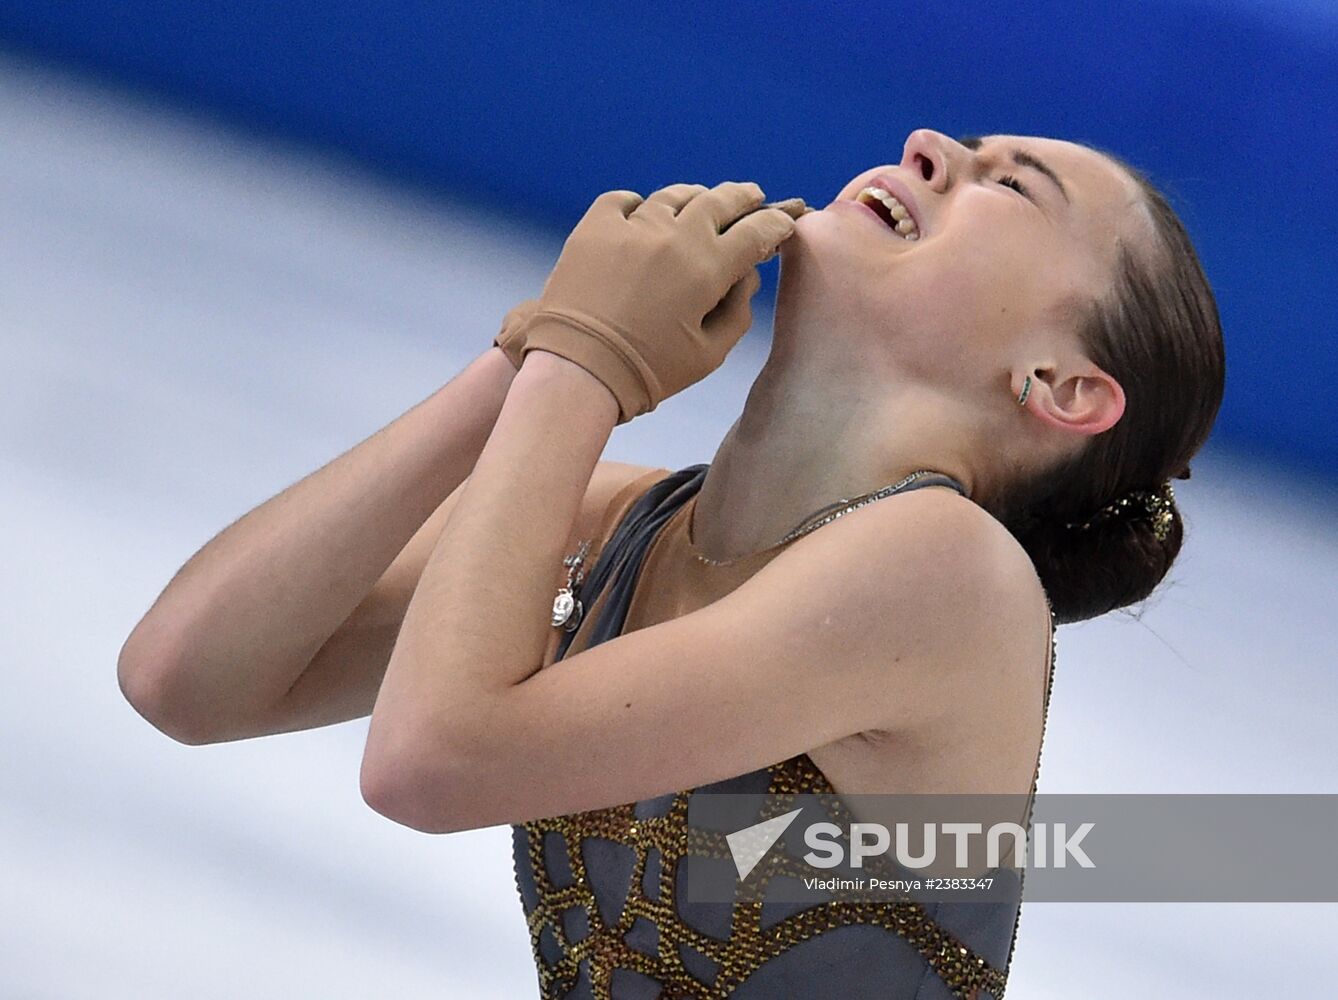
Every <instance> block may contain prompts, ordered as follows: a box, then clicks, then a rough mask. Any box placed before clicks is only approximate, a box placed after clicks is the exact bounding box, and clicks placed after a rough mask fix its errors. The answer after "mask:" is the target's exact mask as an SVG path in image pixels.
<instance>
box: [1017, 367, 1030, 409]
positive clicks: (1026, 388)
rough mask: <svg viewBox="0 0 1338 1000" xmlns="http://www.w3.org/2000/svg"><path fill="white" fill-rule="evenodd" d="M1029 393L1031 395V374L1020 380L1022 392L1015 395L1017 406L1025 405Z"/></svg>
mask: <svg viewBox="0 0 1338 1000" xmlns="http://www.w3.org/2000/svg"><path fill="white" fill-rule="evenodd" d="M1030 395H1031V376H1030V375H1028V376H1027V377H1026V378H1025V379H1023V381H1022V394H1021V395H1020V396H1018V397H1017V405H1018V406H1026V405H1027V397H1028V396H1030Z"/></svg>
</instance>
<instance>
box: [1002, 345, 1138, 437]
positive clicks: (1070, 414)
mask: <svg viewBox="0 0 1338 1000" xmlns="http://www.w3.org/2000/svg"><path fill="white" fill-rule="evenodd" d="M1025 374H1026V373H1025V372H1024V373H1023V374H1022V375H1017V376H1015V377H1014V380H1013V381H1014V382H1015V383H1016V385H1015V387H1014V392H1015V393H1016V395H1015V396H1014V399H1015V400H1016V398H1017V396H1020V395H1021V394H1022V385H1023V381H1024V378H1025ZM1124 405H1125V404H1124V389H1123V387H1121V385H1120V383H1119V382H1117V381H1115V379H1114V378H1112V377H1111V376H1110V375H1109V374H1107V373H1106V372H1105V371H1103V370H1102V369H1100V368H1098V367H1097V366H1096V365H1094V364H1093V363H1092V362H1091V361H1087V360H1084V361H1082V362H1081V363H1080V364H1079V365H1077V366H1076V367H1072V368H1061V367H1050V368H1034V369H1032V371H1031V392H1030V393H1028V394H1027V402H1026V404H1025V405H1024V406H1023V409H1025V410H1026V411H1027V412H1028V413H1029V414H1030V415H1031V416H1033V417H1036V418H1037V419H1039V420H1042V421H1044V422H1045V423H1047V424H1049V425H1050V426H1051V427H1054V428H1055V429H1056V430H1062V431H1069V432H1072V433H1075V434H1084V435H1093V434H1100V433H1101V432H1102V431H1107V430H1109V429H1110V428H1112V427H1114V426H1115V424H1117V423H1118V422H1119V419H1120V417H1121V416H1123V415H1124Z"/></svg>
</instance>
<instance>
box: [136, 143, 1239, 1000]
mask: <svg viewBox="0 0 1338 1000" xmlns="http://www.w3.org/2000/svg"><path fill="white" fill-rule="evenodd" d="M762 203H763V193H762V191H761V190H760V189H759V188H758V187H757V186H756V185H751V184H741V183H728V182H727V183H723V184H719V185H717V186H715V187H713V188H706V187H704V186H702V185H693V184H675V185H671V186H669V187H666V188H663V189H661V190H659V191H656V192H654V193H653V194H651V195H649V196H648V197H645V198H642V197H641V196H640V195H638V194H636V193H634V192H629V191H611V192H606V193H605V194H603V195H601V196H600V197H599V198H597V199H596V200H595V202H594V203H593V205H592V206H591V208H590V210H589V211H588V212H587V213H586V215H585V217H584V218H583V219H582V220H581V223H580V224H579V225H578V226H577V227H576V229H575V230H574V231H573V233H572V234H571V236H570V238H569V239H568V240H567V243H566V245H565V246H564V248H563V251H562V254H561V256H560V258H559V260H558V262H557V265H556V267H555V268H554V271H553V273H552V275H551V276H550V278H549V280H548V282H547V284H546V285H545V286H544V290H543V292H542V294H541V295H540V297H539V298H538V299H537V300H533V301H531V302H527V303H523V304H522V305H520V306H518V307H517V308H516V309H514V310H512V312H511V313H510V314H508V316H507V318H506V321H505V323H504V324H503V329H502V332H501V333H500V334H499V336H498V338H497V340H496V341H495V342H494V346H493V347H492V348H490V349H489V350H487V351H485V352H483V354H482V355H480V357H479V358H477V359H476V360H475V361H474V362H473V363H472V364H470V365H469V366H468V367H467V368H466V369H465V370H464V371H463V372H461V373H460V374H459V375H457V376H456V377H455V378H454V379H452V380H451V381H450V382H449V383H447V384H446V385H445V386H444V387H443V388H442V389H440V390H438V391H437V392H436V393H434V394H433V395H432V396H431V397H429V398H428V399H426V400H424V401H423V402H421V403H420V404H418V405H417V406H415V407H414V408H413V409H411V410H409V411H408V412H407V413H405V414H404V415H403V416H401V417H400V418H398V419H397V420H396V421H394V422H393V423H391V424H390V425H388V426H387V427H385V428H383V429H382V430H380V431H379V432H377V433H376V434H375V435H373V436H372V437H371V438H369V439H368V440H367V441H365V442H363V443H362V444H360V445H358V446H357V447H355V448H354V449H352V450H351V451H349V452H348V453H346V454H344V455H342V456H340V457H339V458H338V459H336V460H334V461H333V462H331V463H330V464H328V465H327V466H325V467H323V468H322V469H320V470H318V471H317V472H315V473H313V474H311V475H310V476H308V477H307V478H306V479H304V480H302V481H301V482H299V483H297V484H295V485H294V486H292V487H290V488H289V489H287V490H286V491H284V492H283V493H282V494H280V495H278V496H277V497H275V498H273V499H271V500H269V501H268V502H266V503H265V504H263V505H261V506H260V507H258V508H256V509H255V510H253V511H251V512H250V513H249V514H247V515H246V516H245V517H243V518H241V519H240V520H239V521H238V522H237V523H235V524H233V525H232V526H230V527H229V528H227V529H226V530H225V531H223V532H222V533H220V535H219V536H218V537H216V538H215V539H213V540H212V541H211V542H210V543H209V544H208V545H206V546H205V547H204V548H203V549H202V550H201V551H200V552H199V553H197V554H196V555H195V556H194V557H193V558H192V559H191V560H190V561H189V562H188V563H187V564H186V565H185V566H184V567H183V569H182V571H181V572H179V573H178V574H177V576H176V577H175V578H174V579H173V581H172V582H171V583H170V584H169V586H168V587H167V589H166V590H165V591H164V593H163V594H162V596H161V597H160V598H159V599H158V601H157V602H156V603H155V605H154V606H153V608H151V609H150V611H149V612H148V614H146V615H145V617H144V620H143V621H142V622H141V623H140V624H139V626H138V627H137V628H136V629H135V631H134V632H133V633H132V634H131V636H130V637H129V639H128V640H127V641H126V644H125V647H124V649H123V650H122V654H121V658H120V663H119V669H118V674H119V677H120V682H121V685H122V690H123V691H124V692H125V693H126V696H127V698H128V699H129V700H130V701H131V702H132V703H133V704H134V705H135V707H136V708H137V710H139V711H140V712H141V713H142V714H143V715H145V717H146V718H148V719H149V720H150V721H151V722H153V724H154V725H156V726H157V727H158V728H160V729H161V730H163V731H164V732H166V733H168V734H169V735H171V736H173V737H174V738H176V739H178V740H180V741H182V742H186V743H191V744H198V743H210V742H221V741H227V740H234V739H244V738H249V737H254V736H259V735H264V734H269V733H280V732H290V731H294V730H298V729H305V728H312V727H316V726H323V725H329V724H332V723H335V722H340V721H345V720H348V719H353V718H358V717H362V716H366V715H368V714H370V715H371V723H370V728H369V734H368V739H367V747H366V752H365V755H364V759H363V767H362V774H361V788H362V793H363V795H364V797H365V799H366V801H367V802H368V804H369V805H370V806H371V807H372V808H373V809H375V810H376V811H377V812H379V813H381V814H383V815H385V816H387V817H390V818H392V819H394V820H396V821H398V822H400V823H403V824H406V825H408V826H411V827H413V828H415V829H418V830H423V831H429V832H442V833H444V832H450V831H455V830H465V829H471V828H476V827H485V826H491V825H494V824H498V823H510V824H512V825H513V832H514V843H515V860H516V879H517V886H518V889H519V892H520V896H521V901H522V905H523V908H524V912H525V914H526V916H527V919H528V922H529V926H530V931H531V935H532V941H533V946H534V952H535V959H536V962H537V968H538V974H539V982H540V986H541V992H542V995H543V996H544V997H605V998H616V1000H627V998H633V997H636V998H641V997H644V998H655V997H662V998H666V1000H667V998H670V997H723V996H730V997H736V998H761V997H767V998H770V997H818V996H824V997H825V996H841V997H875V996H876V997H905V998H908V1000H909V998H912V997H914V998H919V1000H925V998H944V997H967V998H986V997H988V998H991V1000H997V998H999V997H1001V996H1002V995H1003V991H1004V987H1005V985H1006V978H1007V970H1008V967H1009V964H1010V960H1011V956H1012V952H1013V943H1014V940H1015V935H1016V928H1017V924H1016V918H1017V914H1018V908H1017V904H1016V903H1014V904H1013V905H1010V906H1003V907H994V908H990V907H984V908H978V909H975V910H972V909H970V908H969V906H967V905H966V904H963V905H961V906H958V907H953V906H950V905H938V904H934V905H929V906H924V905H921V904H919V903H916V902H914V901H903V902H884V903H867V902H866V903H861V904H858V905H855V904H847V903H843V902H836V901H834V902H829V903H820V904H818V905H816V906H812V907H807V908H804V909H802V910H798V911H794V910H793V908H792V909H791V910H789V911H786V912H784V913H781V914H779V915H778V914H777V913H775V912H771V911H768V908H767V907H766V906H765V905H764V904H752V905H750V904H738V905H736V906H733V907H727V908H726V910H725V911H724V913H723V917H722V915H721V913H720V911H718V910H715V911H713V910H711V909H710V908H702V909H700V910H698V909H694V907H692V906H690V905H688V904H687V903H686V902H685V900H684V899H683V898H682V893H681V887H680V886H679V883H678V880H677V879H676V877H675V876H676V867H677V864H678V862H679V860H680V858H681V857H682V855H683V852H684V850H685V843H686V841H687V835H686V832H685V828H684V823H685V803H686V802H687V800H688V797H689V796H690V795H691V794H694V793H695V792H696V791H700V790H702V789H704V788H711V789H715V790H737V791H749V790H751V791H768V790H770V791H772V792H791V793H799V792H808V791H817V792H822V793H835V794H837V795H840V794H847V793H875V792H877V793H901V792H904V793H937V792H945V793H946V792H953V793H976V792H992V793H999V792H1007V793H1016V794H1018V795H1019V796H1022V795H1026V796H1027V803H1028V812H1029V808H1030V801H1031V800H1030V795H1031V793H1032V792H1034V789H1035V781H1036V775H1037V769H1038V766H1039V754H1040V745H1041V740H1042V736H1043V727H1044V719H1045V708H1046V706H1047V704H1048V693H1049V687H1050V682H1051V666H1052V664H1053V655H1054V654H1053V637H1054V628H1055V625H1056V623H1064V622H1073V621H1079V620H1082V619H1087V618H1092V617H1095V616H1097V615H1101V614H1104V613H1106V612H1108V611H1111V610H1114V609H1118V608H1123V607H1126V606H1128V605H1130V604H1133V603H1135V602H1137V601H1140V600H1142V599H1143V598H1145V597H1147V596H1148V595H1149V594H1150V593H1151V592H1152V590H1153V589H1154V588H1155V587H1156V585H1157V584H1158V583H1159V582H1160V581H1161V580H1162V578H1163V577H1164V576H1165V574H1166V572H1167V570H1168V569H1169V567H1170V565H1171V563H1172V561H1173V560H1174V559H1175V556H1176V554H1177V552H1178V551H1179V548H1180V545H1181V539H1182V530H1183V528H1182V523H1181V520H1180V517H1179V513H1178V511H1177V509H1176V506H1175V503H1174V497H1173V493H1172V490H1171V486H1170V478H1174V477H1180V478H1187V477H1188V476H1189V461H1190V459H1191V458H1192V456H1193V455H1194V454H1195V453H1196V452H1197V451H1198V449H1199V447H1200V446H1201V445H1202V444H1203V442H1204V440H1205V439H1206V438H1207V436H1208V434H1209V431H1210V429H1211V427H1212V424H1213V420H1214V418H1215V416H1216V413H1217V409H1218V406H1219V404H1220V401H1221V397H1222V392H1223V383H1224V365H1225V362H1224V356H1223V344H1222V335H1221V328H1220V325H1219V320H1218V315H1217V310H1216V306H1215V303H1214V300H1213V296H1212V292H1211V290H1210V288H1209V285H1208V282H1207V280H1206V279H1205V277H1204V274H1203V272H1202V269H1201V267H1200V265H1199V262H1198V259H1197V257H1196V255H1195V252H1194V250H1193V247H1192V246H1191V244H1190V242H1189V239H1188V238H1187V236H1186V234H1185V231H1184V229H1183V227H1182V225H1181V224H1180V222H1179V221H1178V220H1177V218H1176V216H1175V214H1174V213H1173V211H1172V210H1171V209H1170V207H1169V206H1168V205H1167V203H1166V201H1165V200H1164V199H1163V197H1162V196H1161V195H1160V194H1159V193H1158V192H1157V191H1156V190H1155V189H1154V188H1153V187H1152V186H1151V184H1150V183H1149V182H1148V181H1147V180H1146V179H1145V178H1144V177H1143V176H1142V175H1141V174H1140V173H1139V172H1138V171H1137V170H1135V169H1134V168H1132V167H1130V166H1128V165H1126V164H1124V163H1123V162H1122V161H1120V160H1118V159H1116V158H1114V157H1112V156H1110V155H1108V154H1105V153H1103V152H1100V151H1098V150H1096V149H1093V148H1091V147H1088V146H1084V145H1081V144H1077V143H1072V142H1065V141H1060V140H1055V139H1044V138H1032V137H1019V136H1006V135H996V136H991V137H988V138H984V139H979V138H968V139H964V140H962V141H954V140H952V139H950V138H948V137H947V136H944V135H942V134H940V133H937V132H934V131H931V130H928V129H919V130H916V131H915V132H913V133H912V134H911V135H910V137H909V138H908V140H907V142H906V143H905V148H904V152H903V155H902V158H901V161H900V163H897V164H891V165H886V166H879V167H876V168H873V169H871V170H868V171H866V172H864V173H861V174H860V175H859V176H857V177H856V178H854V179H853V180H852V181H851V182H850V183H849V184H848V185H846V187H845V188H844V189H843V190H842V191H841V192H840V194H839V195H838V196H837V197H836V199H835V200H833V201H832V202H831V203H830V204H829V205H828V206H827V207H826V208H825V209H823V210H822V211H818V212H809V213H808V214H804V215H802V216H801V217H800V218H798V219H793V218H791V217H790V216H789V215H787V214H786V213H785V212H783V211H780V210H778V209H774V208H766V207H759V206H762ZM775 253H780V255H781V271H780V286H779V291H778V296H777V302H776V314H775V333H774V339H773V343H772V348H771V353H770V356H769V358H768V359H767V362H766V365H765V367H764V368H763V370H762V372H761V374H760V375H759V377H758V378H757V381H756V382H755V383H754V385H753V386H752V389H751V391H750V393H749V396H748V399H747V405H746V407H745V409H744V411H743V413H742V415H741V416H740V417H739V419H738V420H737V421H736V422H735V424H734V426H733V427H732V428H731V429H730V431H729V433H728V434H727V435H726V437H725V439H724V441H723V442H722V443H721V445H720V446H719V449H718V450H717V452H716V454H715V457H714V459H713V461H712V462H711V463H710V464H709V466H708V465H697V466H691V467H689V468H687V469H683V470H679V471H673V470H669V469H663V468H656V467H649V466H635V465H626V464H623V463H618V462H601V461H599V456H600V454H601V452H602V450H603V448H604V446H605V443H606V442H607V439H608V436H609V434H610V432H611V431H612V429H613V427H614V426H616V425H617V424H619V423H622V422H625V421H627V420H630V419H633V418H634V417H636V416H638V415H641V414H644V413H646V412H649V411H651V410H653V409H654V408H655V407H656V406H657V405H658V403H659V402H660V401H661V400H662V399H664V398H665V397H667V396H669V395H671V394H673V393H675V392H678V391H680V390H681V389H683V388H685V387H686V386H688V385H690V384H693V383H695V382H696V381H698V380H700V379H701V378H703V377H704V376H706V375H707V374H709V373H710V372H711V371H713V370H714V369H715V368H716V367H718V365H719V364H720V363H721V361H722V360H723V358H724V356H725V354H726V353H727V352H728V350H729V349H730V348H731V347H732V346H733V345H734V344H735V343H736V342H737V340H738V339H739V338H740V337H741V336H742V335H743V333H744V331H745V330H746V329H747V328H748V325H749V323H750V321H751V316H750V311H749V300H750V298H751V296H752V295H753V294H754V293H755V292H756V290H757V287H758V284H759V281H760V278H759V276H758V274H757V271H756V268H755V265H756V264H757V263H759V262H761V261H763V260H765V259H767V258H768V257H769V256H771V255H772V254H775ZM517 368H518V369H519V370H517ZM550 668H552V669H550Z"/></svg>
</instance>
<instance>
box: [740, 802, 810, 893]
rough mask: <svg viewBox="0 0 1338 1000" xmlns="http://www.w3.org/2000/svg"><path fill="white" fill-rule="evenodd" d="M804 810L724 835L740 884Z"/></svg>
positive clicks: (797, 810)
mask: <svg viewBox="0 0 1338 1000" xmlns="http://www.w3.org/2000/svg"><path fill="white" fill-rule="evenodd" d="M803 811H804V810H802V809H795V810H793V811H791V812H787V813H786V814H785V815H784V816H774V817H772V818H771V819H768V820H763V821H762V822H761V823H757V824H755V825H753V826H746V827H744V828H743V829H742V830H736V831H735V832H734V833H730V834H726V835H725V841H726V843H728V844H729V853H730V854H731V855H732V856H733V858H734V867H735V868H737V869H738V872H739V881H740V882H742V881H743V880H744V879H746V878H747V877H748V873H749V872H751V871H752V870H753V869H754V868H756V867H757V863H758V862H759V861H761V860H762V858H763V856H765V855H766V853H767V851H769V850H771V845H772V844H774V843H775V842H776V841H778V840H780V837H781V834H783V833H784V832H785V831H786V829H787V828H788V827H789V825H790V824H791V823H793V822H794V818H795V817H796V816H798V815H799V814H800V813H801V812H803Z"/></svg>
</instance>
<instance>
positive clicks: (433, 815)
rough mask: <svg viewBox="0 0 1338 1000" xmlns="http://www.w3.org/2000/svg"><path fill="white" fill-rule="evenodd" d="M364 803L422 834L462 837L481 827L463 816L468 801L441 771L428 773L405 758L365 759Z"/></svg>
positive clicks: (362, 786)
mask: <svg viewBox="0 0 1338 1000" xmlns="http://www.w3.org/2000/svg"><path fill="white" fill-rule="evenodd" d="M359 785H360V787H361V791H362V800H363V802H365V803H366V804H367V805H368V807H370V808H371V810H372V811H373V812H375V813H378V814H379V815H381V816H384V817H385V818H386V819H388V820H390V821H391V822H394V823H398V824H399V825H400V826H407V827H409V829H411V830H417V831H418V832H419V833H432V834H442V833H458V832H460V831H462V830H473V829H476V828H477V827H478V826H479V824H477V823H473V822H470V821H469V817H467V816H464V815H461V811H460V809H458V808H453V807H452V803H454V804H455V805H456V806H459V805H461V804H462V803H463V802H464V800H463V799H460V798H458V797H456V796H454V795H453V794H451V793H450V792H449V791H448V790H447V789H449V788H451V787H454V783H453V782H448V781H447V780H446V779H445V778H444V777H443V776H442V774H441V773H440V769H432V770H429V769H426V768H424V767H422V766H415V765H413V764H410V763H408V762H406V761H405V760H404V759H403V758H398V759H378V760H374V759H372V758H371V757H370V756H364V757H363V760H362V771H361V774H360V775H359Z"/></svg>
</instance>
